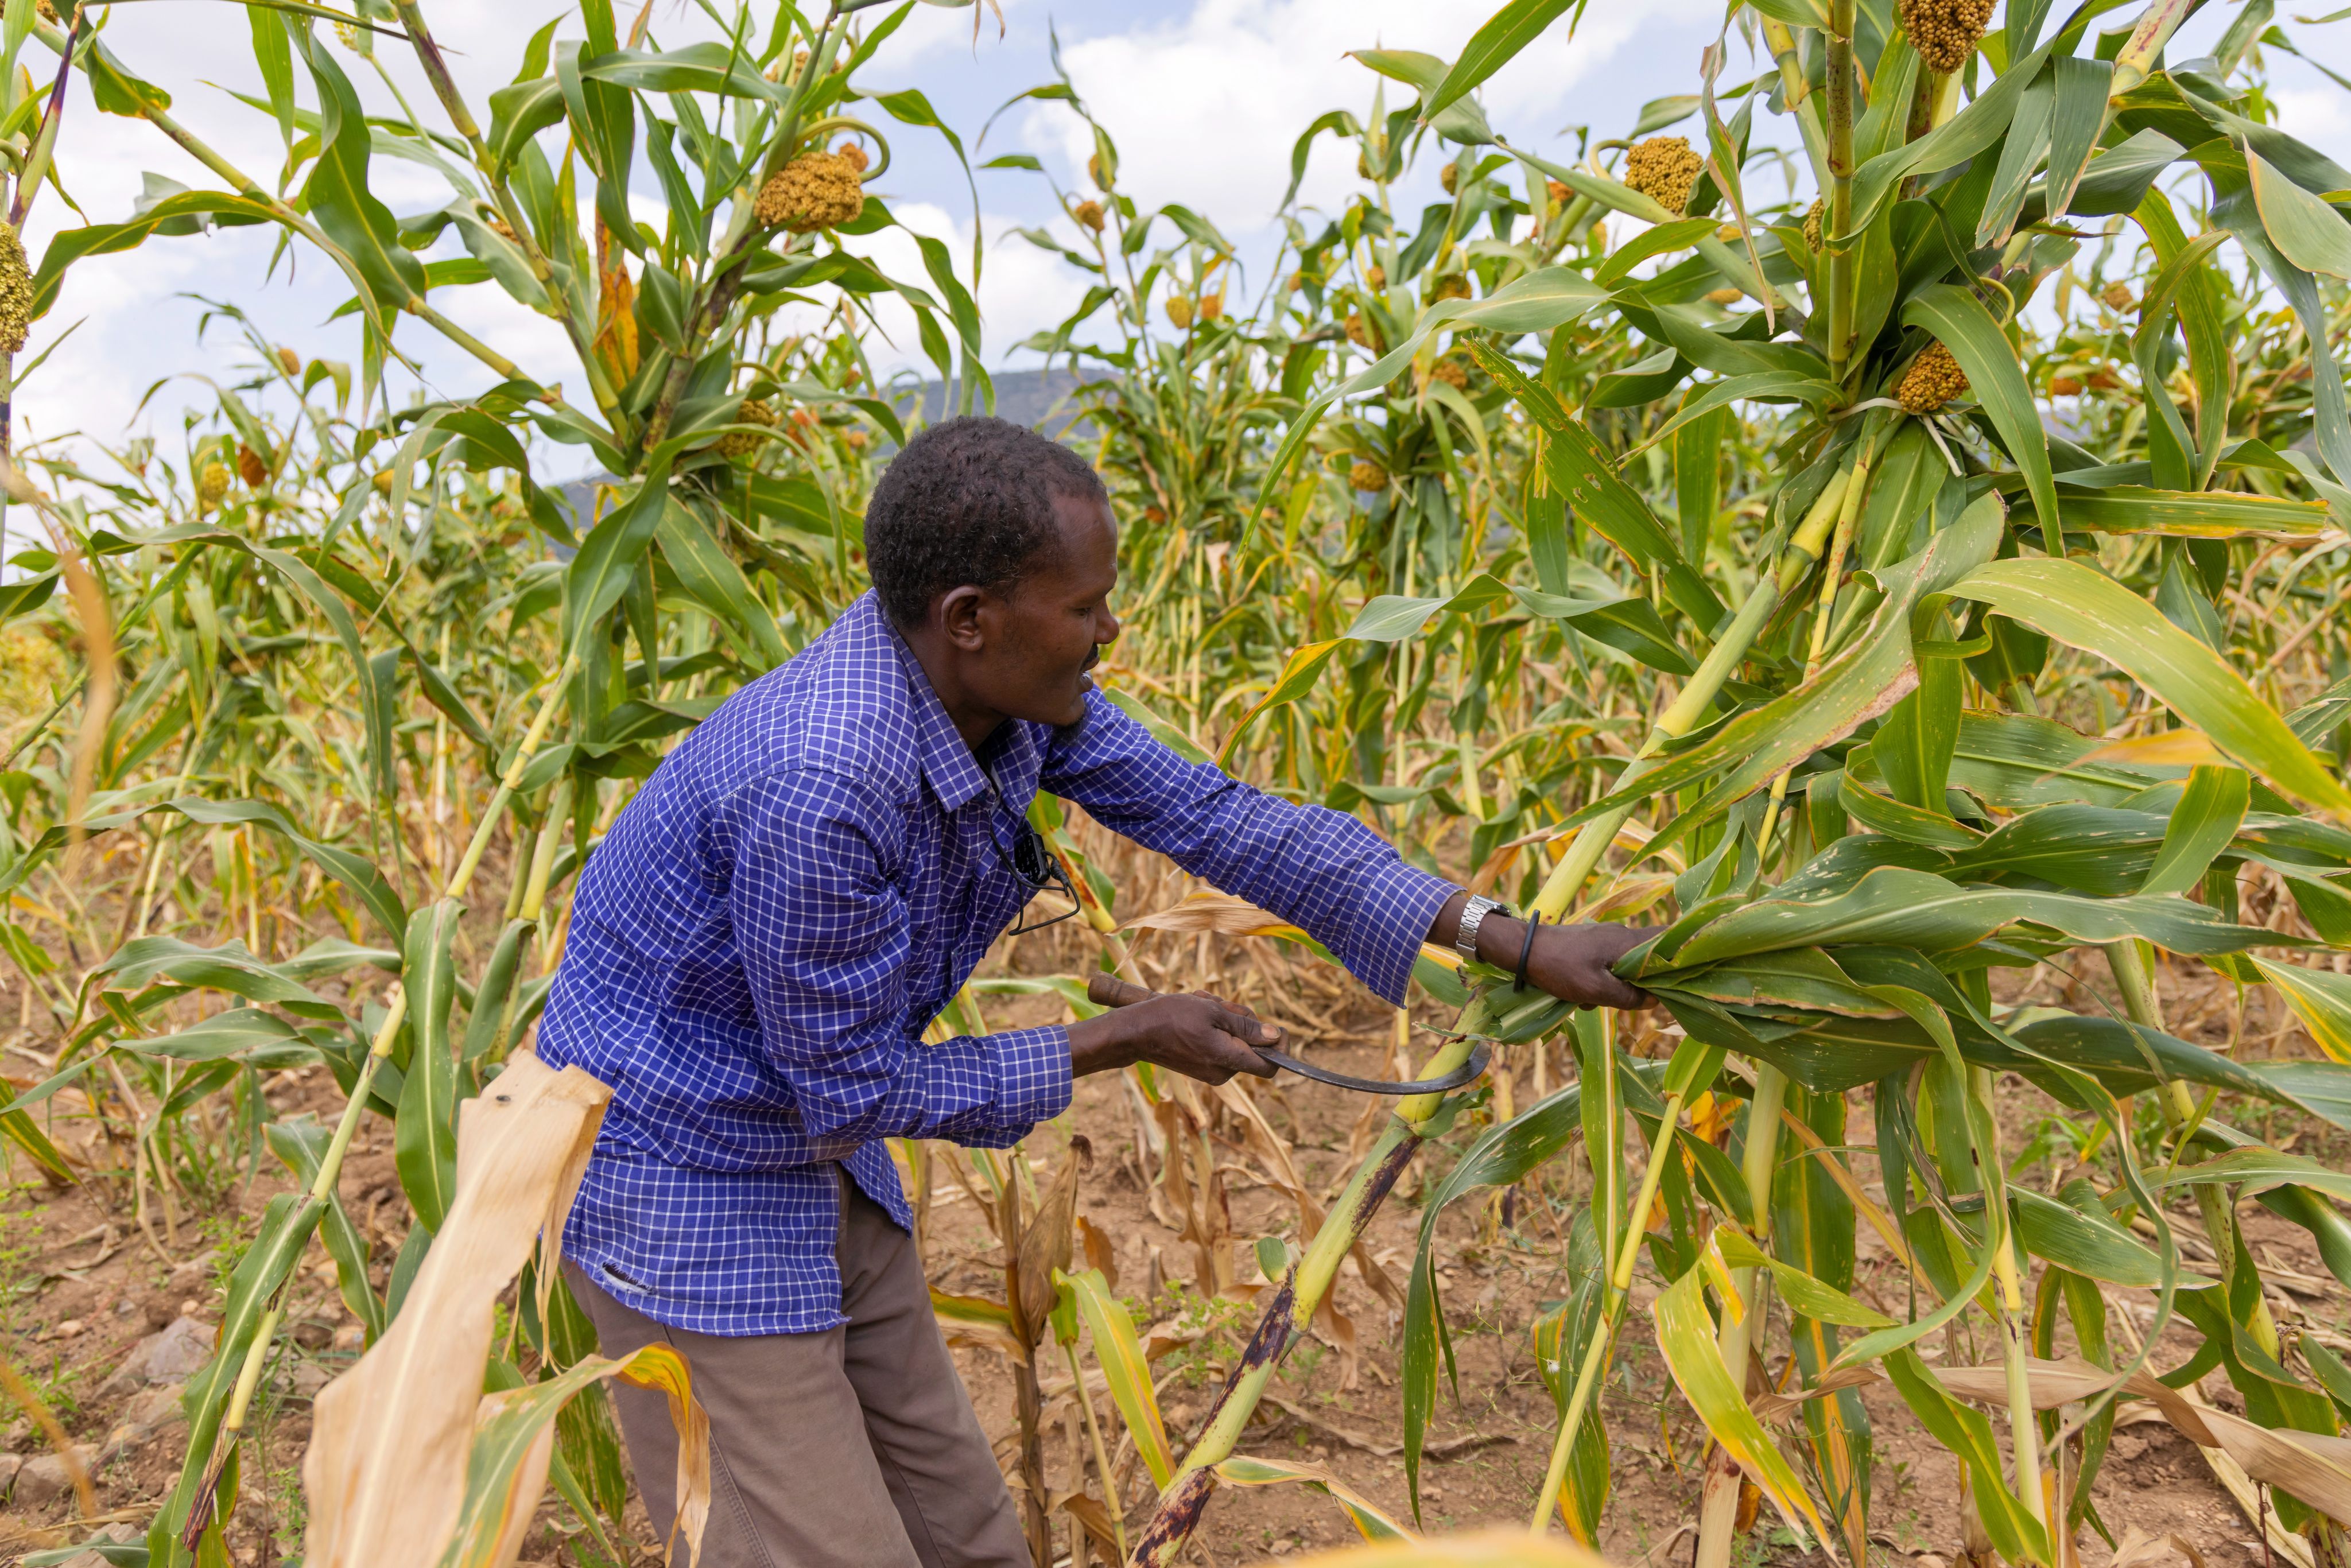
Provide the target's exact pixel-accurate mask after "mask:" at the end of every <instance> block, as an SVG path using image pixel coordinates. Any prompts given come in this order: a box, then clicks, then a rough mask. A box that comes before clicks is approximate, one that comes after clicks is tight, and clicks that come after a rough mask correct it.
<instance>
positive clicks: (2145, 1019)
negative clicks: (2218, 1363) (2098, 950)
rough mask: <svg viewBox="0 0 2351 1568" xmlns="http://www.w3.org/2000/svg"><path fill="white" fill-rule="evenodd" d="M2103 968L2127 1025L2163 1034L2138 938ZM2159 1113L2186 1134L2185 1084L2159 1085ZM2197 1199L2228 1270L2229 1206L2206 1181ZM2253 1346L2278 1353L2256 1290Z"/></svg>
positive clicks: (2147, 954)
mask: <svg viewBox="0 0 2351 1568" xmlns="http://www.w3.org/2000/svg"><path fill="white" fill-rule="evenodd" d="M2105 954H2106V967H2107V968H2109V969H2110V970H2112V971H2113V973H2114V977H2115V986H2116V989H2118V990H2120V991H2121V992H2122V1000H2123V1011H2124V1012H2125V1013H2126V1014H2127V1015H2128V1016H2129V1018H2130V1020H2131V1022H2133V1023H2135V1024H2137V1025H2138V1026H2139V1027H2140V1028H2142V1029H2151V1030H2157V1031H2158V1032H2161V1031H2162V1030H2163V1027H2164V1025H2163V1003H2162V1001H2161V1000H2160V999H2159V998H2158V997H2157V996H2156V994H2155V970H2154V958H2153V955H2152V952H2151V951H2150V949H2148V948H2147V946H2146V945H2145V944H2144V943H2142V942H2141V941H2139V940H2138V939H2137V937H2126V938H2125V939H2124V940H2122V941H2120V942H2110V943H2108V944H2107V945H2106V948H2105ZM2155 1103H2156V1104H2157V1105H2158V1106H2159V1107H2160V1108H2161V1109H2162V1112H2163V1120H2164V1124H2165V1125H2166V1126H2167V1127H2168V1128H2169V1129H2170V1130H2171V1133H2172V1135H2173V1136H2174V1137H2179V1136H2183V1135H2185V1134H2186V1133H2187V1132H2188V1130H2189V1125H2190V1124H2191V1123H2192V1122H2193V1121H2194V1120H2195V1115H2196V1103H2195V1101H2194V1099H2193V1097H2191V1096H2190V1095H2189V1092H2188V1085H2187V1084H2185V1083H2182V1082H2179V1080H2178V1079H2176V1078H2175V1079H2173V1080H2172V1081H2171V1082H2168V1083H2167V1084H2165V1085H2164V1086H2163V1090H2162V1092H2160V1093H2158V1094H2157V1095H2156V1097H2155ZM2191 1190H2192V1191H2193V1192H2194V1193H2195V1195H2196V1211H2197V1214H2198V1215H2199V1217H2200V1218H2202V1219H2203V1221H2204V1239H2206V1240H2207V1241H2209V1242H2210V1243H2211V1247H2212V1256H2213V1257H2214V1258H2216V1259H2219V1260H2220V1264H2219V1267H2220V1268H2221V1269H2222V1270H2227V1269H2228V1268H2229V1267H2230V1261H2229V1260H2232V1259H2234V1258H2235V1257H2236V1253H2237V1249H2236V1243H2235V1239H2234V1237H2233V1234H2232V1225H2233V1222H2232V1220H2231V1217H2230V1212H2229V1206H2228V1202H2227V1200H2226V1199H2225V1198H2223V1197H2222V1196H2221V1193H2220V1188H2219V1187H2217V1186H2212V1185H2210V1184H2209V1183H2199V1184H2198V1185H2197V1186H2195V1187H2193V1188H2192V1189H2191ZM2245 1328H2246V1331H2247V1332H2248V1333H2251V1334H2252V1337H2253V1340H2254V1343H2257V1344H2259V1345H2260V1346H2261V1347H2262V1349H2263V1350H2265V1351H2268V1352H2269V1353H2271V1354H2276V1353H2277V1349H2278V1332H2277V1322H2276V1320H2275V1319H2274V1318H2273V1317H2272V1316H2271V1315H2270V1308H2269V1301H2268V1300H2267V1299H2266V1298H2265V1297H2263V1296H2262V1294H2261V1293H2260V1292H2259V1291H2255V1292H2253V1293H2252V1312H2251V1314H2250V1315H2249V1317H2248V1319H2247V1322H2246V1323H2245Z"/></svg>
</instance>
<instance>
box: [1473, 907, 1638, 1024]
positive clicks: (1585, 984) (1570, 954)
mask: <svg viewBox="0 0 2351 1568" xmlns="http://www.w3.org/2000/svg"><path fill="white" fill-rule="evenodd" d="M1510 926H1511V930H1510V937H1511V947H1512V950H1511V953H1510V958H1509V959H1508V961H1506V962H1504V963H1502V964H1500V965H1499V967H1502V968H1506V969H1512V970H1515V969H1516V968H1517V967H1518V952H1517V946H1518V945H1519V944H1521V943H1523V942H1524V941H1525V940H1526V927H1525V926H1524V925H1520V923H1519V922H1518V921H1515V920H1513V921H1511V922H1510ZM1479 935H1480V936H1483V935H1484V933H1483V932H1480V933H1479ZM1495 935H1496V936H1501V935H1503V933H1500V932H1497V933H1496V934H1495ZM1652 936H1656V931H1654V930H1651V929H1647V928H1645V927H1642V926H1637V925H1606V924H1601V923H1594V924H1591V925H1545V926H1544V927H1542V929H1541V930H1540V931H1537V932H1536V933H1535V945H1534V950H1533V951H1532V952H1531V953H1529V954H1528V955H1527V984H1529V985H1531V986H1540V987H1541V988H1543V989H1544V990H1546V991H1549V992H1550V993H1551V994H1552V996H1554V997H1557V998H1560V999H1561V1000H1562V1001H1567V1002H1573V1003H1575V1004H1576V1005H1577V1006H1578V1007H1586V1008H1628V1009H1629V1008H1646V1007H1647V1006H1648V1005H1649V1002H1650V1000H1651V998H1650V996H1649V993H1648V992H1646V991H1645V990H1643V989H1641V988H1639V987H1638V986H1634V985H1630V984H1627V983H1626V982H1625V981H1624V980H1621V979H1619V978H1617V977H1616V975H1615V973H1614V969H1613V967H1612V966H1614V964H1615V962H1616V960H1617V959H1619V958H1622V957H1623V956H1625V954H1627V953H1630V952H1631V951H1632V950H1633V949H1634V948H1635V947H1638V946H1640V945H1641V944H1642V943H1644V942H1646V941H1647V940H1648V939H1649V938H1650V937H1652ZM1494 945H1495V946H1499V945H1500V944H1499V943H1497V944H1494ZM1478 946H1479V956H1480V957H1484V956H1486V954H1485V951H1484V949H1485V948H1486V947H1487V946H1488V944H1487V943H1485V942H1482V941H1481V942H1480V943H1479V944H1478Z"/></svg>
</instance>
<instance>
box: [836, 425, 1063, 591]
mask: <svg viewBox="0 0 2351 1568" xmlns="http://www.w3.org/2000/svg"><path fill="white" fill-rule="evenodd" d="M1057 496H1066V497H1071V498H1072V499H1076V500H1096V501H1107V500H1109V498H1110V493H1109V492H1108V491H1107V490H1105V489H1103V488H1102V476H1100V475H1098V474H1096V473H1095V472H1094V471H1093V469H1092V467H1090V466H1089V465H1087V463H1086V460H1085V459H1084V458H1082V457H1081V456H1079V455H1077V454H1076V453H1074V452H1072V451H1071V450H1070V449H1069V448H1068V447H1066V446H1063V445H1061V444H1060V443H1058V442H1055V441H1051V440H1049V439H1048V438H1046V437H1045V436H1042V435H1040V434H1037V432H1035V431H1033V430H1030V429H1029V428H1028V427H1027V426H1025V425H1019V424H1014V423H1010V422H1009V421H1007V420H1001V419H988V418H986V417H983V416H979V415H972V416H968V417H966V418H962V419H948V420H942V421H941V422H939V423H936V424H934V425H932V426H931V427H930V428H928V429H927V430H925V431H924V432H922V434H918V435H916V436H915V437H914V439H913V440H912V441H909V442H908V443H906V445H905V448H904V450H903V451H901V452H900V453H899V454H898V455H896V456H895V457H893V458H892V459H891V460H890V465H889V466H888V467H887V468H885V469H883V473H882V478H881V480H880V482H879V483H877V484H876V485H875V486H873V498H872V501H870V502H868V503H867V505H866V507H865V564H866V568H867V570H869V571H871V572H872V577H873V589H874V591H875V592H876V593H878V594H879V595H880V596H881V599H882V608H883V609H884V610H886V611H888V612H889V613H890V618H891V619H892V620H893V621H894V622H897V623H898V624H899V625H901V626H914V625H918V624H920V623H921V622H922V620H923V618H924V617H925V616H926V615H928V614H929V613H930V610H931V601H932V600H934V599H935V598H937V597H938V596H939V595H940V594H942V593H946V592H947V591H950V590H952V589H956V588H961V587H963V586H964V585H966V584H967V583H968V584H971V585H973V586H975V587H979V588H987V589H994V590H998V591H1001V590H1003V589H1006V588H1008V587H1010V586H1011V585H1012V584H1013V583H1015V582H1017V581H1018V580H1019V579H1020V577H1021V575H1022V574H1023V573H1025V572H1026V571H1028V570H1029V568H1030V567H1031V566H1033V565H1035V564H1036V561H1037V558H1038V557H1039V556H1040V554H1044V553H1046V552H1048V551H1057V550H1058V549H1060V547H1061V533H1060V529H1059V526H1058V525H1057V524H1056V522H1055V521H1054V517H1053V498H1054V497H1057Z"/></svg>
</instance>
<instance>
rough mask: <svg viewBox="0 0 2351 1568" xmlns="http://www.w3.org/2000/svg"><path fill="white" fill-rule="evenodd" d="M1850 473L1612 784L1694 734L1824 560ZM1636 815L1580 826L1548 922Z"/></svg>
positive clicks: (1552, 894)
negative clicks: (1759, 639)
mask: <svg viewBox="0 0 2351 1568" xmlns="http://www.w3.org/2000/svg"><path fill="white" fill-rule="evenodd" d="M1849 478H1850V476H1849V475H1847V474H1844V473H1840V474H1838V475H1837V476H1835V477H1834V478H1832V479H1831V480H1830V481H1829V482H1828V485H1827V486H1826V487H1825V488H1824V489H1823V490H1822V491H1821V494H1820V497H1819V498H1818V499H1817V500H1815V501H1814V502H1813V507H1812V510H1811V511H1809V512H1807V513H1806V514H1805V515H1804V520H1803V522H1802V525H1801V526H1799V527H1798V528H1797V529H1796V531H1795V533H1794V534H1793V535H1792V537H1791V538H1789V540H1788V546H1787V550H1786V552H1785V553H1784V554H1783V555H1782V556H1781V558H1780V561H1779V565H1778V568H1777V570H1772V571H1767V572H1765V573H1764V574H1763V575H1762V577H1761V579H1760V580H1757V582H1756V584H1755V586H1754V587H1753V588H1752V589H1751V590H1750V591H1749V592H1748V595H1747V600H1746V602H1745V603H1743V604H1741V605H1740V607H1739V613H1738V614H1737V615H1736V616H1734V617H1732V619H1731V622H1730V625H1729V627H1728V628H1727V629H1726V630H1725V631H1724V632H1723V634H1722V640H1721V641H1720V642H1719V643H1716V644H1715V645H1714V647H1713V648H1712V649H1711V650H1710V651H1709V652H1708V653H1707V656H1706V659H1705V662H1704V663H1702V664H1699V665H1698V672H1697V673H1696V674H1693V675H1691V676H1690V678H1689V681H1688V683H1687V685H1684V686H1683V687H1682V689H1681V695H1678V696H1677V697H1676V698H1675V699H1674V700H1673V702H1672V704H1671V705H1669V706H1667V709H1666V711H1665V712H1663V713H1661V714H1659V715H1658V716H1657V718H1656V722H1655V723H1654V724H1653V725H1652V726H1651V727H1650V729H1649V736H1648V738H1647V740H1646V741H1645V742H1643V744H1642V747H1641V749H1640V751H1639V752H1638V753H1637V754H1636V755H1635V757H1634V758H1633V760H1632V761H1630V762H1628V763H1626V764H1625V769H1624V771H1623V772H1621V773H1619V774H1617V776H1616V782H1615V784H1614V787H1613V788H1614V789H1623V788H1624V787H1625V785H1627V784H1630V783H1632V782H1633V781H1634V780H1635V779H1638V778H1640V777H1641V775H1642V774H1644V773H1646V772H1647V771H1648V770H1649V769H1650V768H1653V767H1655V766H1656V755H1657V752H1658V749H1659V748H1660V747H1663V746H1664V745H1665V743H1666V742H1667V741H1668V740H1672V739H1674V738H1676V737H1678V736H1684V735H1687V734H1688V733H1689V732H1690V730H1691V729H1692V728H1693V727H1695V726H1696V725H1697V724H1698V720H1699V719H1700V718H1701V717H1702V716H1704V715H1705V713H1706V710H1707V708H1708V706H1711V705H1712V703H1713V702H1714V699H1715V697H1716V696H1717V695H1719V694H1720V693H1721V691H1722V687H1723V685H1724V683H1725V682H1727V681H1729V679H1730V676H1731V674H1732V672H1734V671H1736V670H1737V669H1738V668H1739V666H1740V664H1741V663H1743V662H1744V661H1745V660H1746V658H1747V654H1748V652H1749V651H1750V649H1751V648H1753V646H1754V644H1755V639H1756V638H1757V637H1758V636H1759V635H1761V632H1762V630H1763V628H1764V626H1765V624H1766V623H1768V622H1770V621H1771V616H1772V614H1773V613H1774V612H1777V611H1778V609H1779V608H1780V603H1781V601H1782V600H1784V599H1785V598H1786V597H1787V596H1788V595H1789V594H1790V593H1791V592H1792V591H1794V590H1795V587H1796V585H1797V584H1798V583H1800V582H1802V580H1803V578H1804V574H1805V573H1806V572H1807V571H1809V570H1811V569H1812V565H1813V562H1814V561H1815V560H1818V559H1820V554H1821V547H1822V545H1823V543H1824V542H1825V541H1826V539H1827V538H1828V533H1829V529H1830V528H1831V527H1832V526H1834V523H1835V522H1836V519H1837V517H1839V516H1840V515H1841V513H1840V507H1842V505H1843V503H1844V496H1845V490H1846V488H1847V486H1848V482H1849ZM1632 814H1633V809H1632V808H1631V807H1630V806H1622V807H1619V808H1617V809H1616V810H1613V811H1610V812H1609V813H1608V814H1607V815H1605V816H1604V817H1597V818H1594V819H1593V821H1589V822H1586V823H1585V824H1584V825H1583V827H1582V828H1581V829H1579V830H1578V831H1577V832H1576V835H1575V837H1574V838H1573V840H1572V841H1570V842H1569V844H1568V848H1567V853H1566V854H1564V855H1562V856H1561V857H1560V862H1559V864H1558V865H1556V866H1554V867H1552V873H1551V875H1550V876H1548V877H1547V878H1545V879H1544V881H1543V885H1542V891H1541V893H1539V894H1536V896H1535V902H1534V908H1535V910H1536V912H1537V913H1539V914H1541V915H1542V917H1543V918H1544V919H1546V920H1558V919H1561V918H1562V917H1563V916H1564V915H1566V914H1567V912H1568V910H1569V909H1570V908H1571V907H1572V906H1573V904H1574V903H1575V895H1576V894H1577V893H1578V892H1579V891H1581V890H1582V888H1583V883H1584V880H1585V879H1586V878H1587V877H1589V876H1590V875H1591V874H1592V872H1593V867H1595V866H1597V865H1598V864H1599V863H1600V857H1601V856H1602V855H1603V854H1604V853H1605V852H1607V849H1608V846H1609V844H1610V843H1612V842H1613V841H1614V840H1615V837H1616V830H1618V829H1619V828H1621V827H1623V826H1624V825H1625V821H1626V820H1627V819H1629V818H1630V817H1631V816H1632Z"/></svg>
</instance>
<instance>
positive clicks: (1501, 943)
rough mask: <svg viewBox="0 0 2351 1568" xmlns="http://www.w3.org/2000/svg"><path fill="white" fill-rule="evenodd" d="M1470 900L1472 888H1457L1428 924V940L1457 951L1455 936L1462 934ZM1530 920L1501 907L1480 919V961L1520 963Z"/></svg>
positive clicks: (1502, 966)
mask: <svg viewBox="0 0 2351 1568" xmlns="http://www.w3.org/2000/svg"><path fill="white" fill-rule="evenodd" d="M1468 903H1469V890H1468V888H1466V887H1464V888H1458V889H1456V890H1455V892H1454V894H1453V896H1452V897H1450V898H1448V899H1447V900H1446V901H1445V907H1444V908H1442V909H1440V910H1438V911H1437V918H1436V919H1435V920H1434V921H1432V922H1430V924H1429V927H1428V943H1429V946H1433V947H1442V948H1444V949H1445V950H1446V951H1447V952H1448V953H1449V952H1453V951H1455V948H1454V946H1453V939H1454V938H1455V937H1456V936H1459V935H1461V911H1462V910H1463V909H1464V908H1466V907H1467V906H1468ZM1526 940H1527V923H1526V922H1525V921H1523V920H1520V919H1518V918H1516V917H1515V916H1512V915H1504V914H1502V913H1501V912H1500V911H1499V910H1496V911H1494V912H1493V913H1491V914H1489V915H1487V916H1486V918H1485V919H1483V920H1481V921H1479V923H1478V961H1479V963H1481V964H1491V965H1493V966H1494V967H1496V968H1498V969H1515V968H1517V967H1518V965H1519V949H1520V948H1521V947H1522V946H1525V945H1526Z"/></svg>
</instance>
